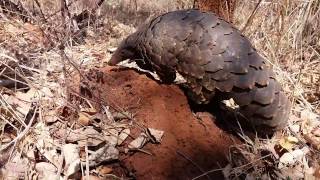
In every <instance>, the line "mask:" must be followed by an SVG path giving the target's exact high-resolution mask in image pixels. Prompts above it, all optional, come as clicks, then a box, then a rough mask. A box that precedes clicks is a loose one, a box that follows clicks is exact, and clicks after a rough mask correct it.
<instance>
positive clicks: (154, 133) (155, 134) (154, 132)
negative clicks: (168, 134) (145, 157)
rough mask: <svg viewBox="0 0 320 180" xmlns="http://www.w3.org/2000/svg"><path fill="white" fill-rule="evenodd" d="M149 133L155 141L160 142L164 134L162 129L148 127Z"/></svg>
mask: <svg viewBox="0 0 320 180" xmlns="http://www.w3.org/2000/svg"><path fill="white" fill-rule="evenodd" d="M148 132H149V133H150V135H151V136H152V137H153V138H154V139H155V140H156V142H157V143H160V142H161V140H162V137H163V134H164V131H161V130H157V129H153V128H148Z"/></svg>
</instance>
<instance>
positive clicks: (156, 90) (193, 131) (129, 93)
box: [96, 68, 234, 180]
mask: <svg viewBox="0 0 320 180" xmlns="http://www.w3.org/2000/svg"><path fill="white" fill-rule="evenodd" d="M101 71H102V72H104V75H103V82H104V83H103V84H97V86H96V88H98V89H99V91H100V92H99V97H100V98H103V99H104V100H105V101H107V102H109V103H111V104H113V105H114V106H115V105H116V106H118V107H122V108H126V109H128V111H130V112H133V113H136V115H135V119H136V120H137V121H138V123H139V124H143V125H144V126H146V127H151V128H155V129H159V130H163V131H164V132H165V134H164V137H163V139H162V142H161V144H158V145H156V144H151V143H149V144H147V145H146V146H145V147H144V148H143V150H145V151H148V152H151V153H152V154H153V155H148V154H145V153H141V152H136V153H134V154H133V155H127V154H124V155H122V157H121V159H122V160H121V161H122V165H124V166H125V167H126V168H127V169H129V170H130V171H131V172H133V173H134V175H135V176H136V178H137V179H139V180H140V179H146V180H150V179H192V178H194V177H196V176H198V175H200V174H202V173H203V172H206V171H208V170H212V169H218V168H222V167H224V166H225V165H226V162H227V161H226V155H227V153H228V149H229V146H230V145H232V144H234V143H233V140H232V139H231V138H232V136H230V135H229V134H227V133H225V132H224V131H223V130H221V129H219V128H218V127H217V126H216V125H215V123H214V119H212V118H210V116H209V114H205V113H204V114H203V115H207V116H203V118H202V119H201V120H199V119H197V118H196V117H195V116H194V115H193V114H192V111H191V110H190V107H189V104H188V101H187V99H186V97H185V95H184V93H183V92H182V91H181V90H180V89H179V87H178V86H176V85H164V84H159V83H158V82H156V81H154V80H152V79H150V78H148V77H147V76H146V75H144V74H139V73H137V72H136V71H134V70H128V69H126V70H124V69H117V68H114V69H110V68H105V69H102V70H101ZM197 166H198V167H197ZM201 171H202V172H201ZM210 177H212V178H213V179H218V178H219V179H220V178H223V177H222V175H221V171H217V172H215V173H211V174H210ZM207 178H208V177H206V176H204V178H200V179H207Z"/></svg>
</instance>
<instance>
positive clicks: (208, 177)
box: [176, 150, 211, 180]
mask: <svg viewBox="0 0 320 180" xmlns="http://www.w3.org/2000/svg"><path fill="white" fill-rule="evenodd" d="M176 152H177V154H178V155H180V156H182V157H183V158H185V159H186V160H188V161H189V162H191V163H192V164H193V165H194V166H195V167H196V168H198V170H199V171H200V172H201V173H202V174H205V176H206V177H207V179H209V180H211V178H210V176H209V173H208V174H206V173H205V171H204V170H203V169H202V168H201V167H200V166H199V165H198V164H197V163H195V162H194V161H192V159H190V158H189V157H187V156H186V155H184V154H183V153H182V152H180V151H179V150H177V151H176Z"/></svg>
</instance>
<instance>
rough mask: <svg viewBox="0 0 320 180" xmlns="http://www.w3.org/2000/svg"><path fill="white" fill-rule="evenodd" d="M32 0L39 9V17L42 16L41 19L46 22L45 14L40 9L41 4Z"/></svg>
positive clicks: (36, 0)
mask: <svg viewBox="0 0 320 180" xmlns="http://www.w3.org/2000/svg"><path fill="white" fill-rule="evenodd" d="M34 1H35V2H36V4H37V6H38V8H39V10H40V15H41V18H42V19H43V21H44V22H45V23H46V22H47V19H46V17H45V15H44V13H43V11H42V8H41V4H40V3H39V1H38V0H34Z"/></svg>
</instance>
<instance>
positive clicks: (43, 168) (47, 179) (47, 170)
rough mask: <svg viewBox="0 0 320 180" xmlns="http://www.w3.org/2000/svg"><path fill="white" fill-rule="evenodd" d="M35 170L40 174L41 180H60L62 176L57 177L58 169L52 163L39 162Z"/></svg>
mask: <svg viewBox="0 0 320 180" xmlns="http://www.w3.org/2000/svg"><path fill="white" fill-rule="evenodd" d="M35 170H36V171H37V172H38V173H39V179H43V180H51V179H60V176H59V175H57V171H58V169H57V168H56V167H55V166H54V165H53V164H51V163H47V162H39V163H37V164H36V166H35ZM61 178H62V177H61Z"/></svg>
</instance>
